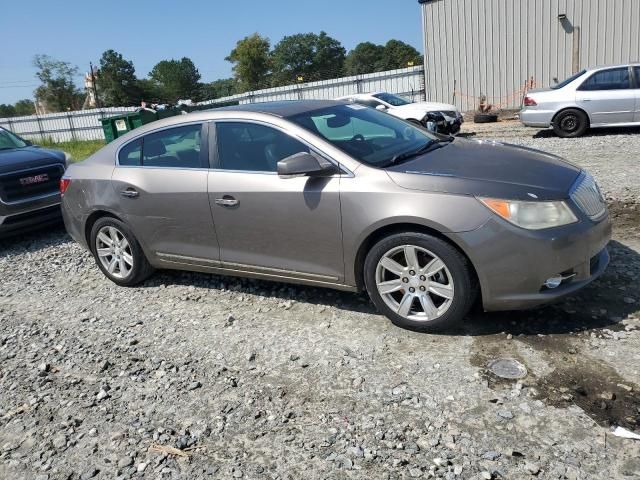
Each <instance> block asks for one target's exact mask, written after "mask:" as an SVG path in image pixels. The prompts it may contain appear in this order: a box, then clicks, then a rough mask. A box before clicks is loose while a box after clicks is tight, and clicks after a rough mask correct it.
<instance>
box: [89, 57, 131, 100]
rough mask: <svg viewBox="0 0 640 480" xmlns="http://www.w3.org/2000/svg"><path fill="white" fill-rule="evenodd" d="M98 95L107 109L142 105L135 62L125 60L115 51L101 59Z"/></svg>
mask: <svg viewBox="0 0 640 480" xmlns="http://www.w3.org/2000/svg"><path fill="white" fill-rule="evenodd" d="M97 87H98V95H99V97H100V100H101V103H102V104H103V105H104V106H107V107H123V106H129V105H136V104H139V103H140V96H141V92H140V88H139V86H138V82H137V78H136V69H135V68H134V66H133V62H131V61H128V60H125V59H124V58H123V57H122V55H121V54H119V53H118V52H116V51H114V50H107V51H106V52H104V53H103V54H102V57H100V70H99V72H98V76H97Z"/></svg>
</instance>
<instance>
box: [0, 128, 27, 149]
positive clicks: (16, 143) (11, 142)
mask: <svg viewBox="0 0 640 480" xmlns="http://www.w3.org/2000/svg"><path fill="white" fill-rule="evenodd" d="M26 146H27V144H26V142H24V141H23V140H22V139H21V138H20V137H18V136H17V135H15V134H13V133H11V132H10V131H9V130H5V129H4V128H0V150H9V149H12V148H23V147H26Z"/></svg>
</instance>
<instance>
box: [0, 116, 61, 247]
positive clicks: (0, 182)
mask: <svg viewBox="0 0 640 480" xmlns="http://www.w3.org/2000/svg"><path fill="white" fill-rule="evenodd" d="M65 168H66V154H65V153H64V152H61V151H57V150H47V149H44V148H40V147H37V146H34V145H33V144H32V143H31V142H29V141H28V140H23V139H22V138H20V137H19V136H17V135H16V134H15V133H12V132H10V131H9V130H6V129H4V128H2V127H0V238H1V237H6V236H9V235H12V234H15V233H18V232H22V231H24V230H28V229H33V228H38V227H41V226H45V225H49V224H51V223H54V222H59V221H60V219H61V213H60V189H59V184H60V179H61V178H62V175H63V173H64V170H65Z"/></svg>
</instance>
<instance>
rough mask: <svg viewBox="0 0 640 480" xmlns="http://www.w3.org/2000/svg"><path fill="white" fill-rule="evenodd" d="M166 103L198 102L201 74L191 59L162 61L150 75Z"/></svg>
mask: <svg viewBox="0 0 640 480" xmlns="http://www.w3.org/2000/svg"><path fill="white" fill-rule="evenodd" d="M149 77H150V78H151V80H152V81H153V82H154V83H155V84H156V86H157V87H158V88H159V91H160V94H161V96H162V98H163V99H164V100H165V101H168V102H170V103H175V102H177V101H178V100H180V99H182V100H187V99H192V100H197V99H198V96H199V93H200V84H199V82H200V72H198V69H197V68H196V66H195V65H194V64H193V62H192V61H191V59H190V58H187V57H182V59H181V60H162V61H161V62H159V63H158V64H156V66H155V67H153V70H151V73H149Z"/></svg>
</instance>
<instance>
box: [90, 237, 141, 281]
mask: <svg viewBox="0 0 640 480" xmlns="http://www.w3.org/2000/svg"><path fill="white" fill-rule="evenodd" d="M96 254H97V256H98V259H99V260H100V263H101V264H102V266H103V267H104V269H105V270H106V271H107V272H109V275H111V276H113V277H114V278H118V279H121V280H122V279H125V278H127V277H128V276H129V275H130V274H131V271H132V270H133V254H132V252H131V245H129V242H128V241H127V238H126V237H125V236H124V234H123V233H122V232H121V231H120V230H118V229H117V228H116V227H113V226H111V225H106V226H104V227H102V228H101V229H100V230H99V231H98V235H97V236H96Z"/></svg>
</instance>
